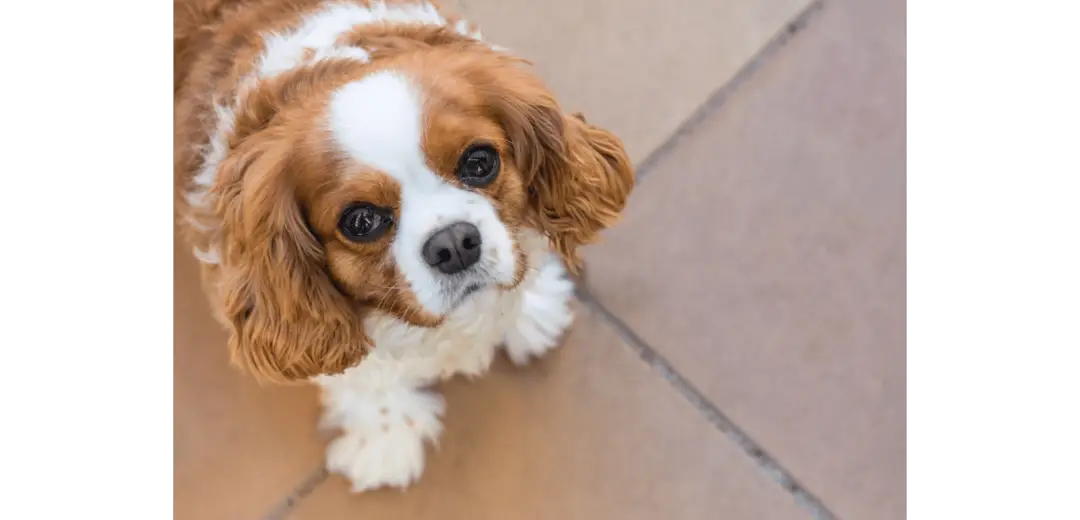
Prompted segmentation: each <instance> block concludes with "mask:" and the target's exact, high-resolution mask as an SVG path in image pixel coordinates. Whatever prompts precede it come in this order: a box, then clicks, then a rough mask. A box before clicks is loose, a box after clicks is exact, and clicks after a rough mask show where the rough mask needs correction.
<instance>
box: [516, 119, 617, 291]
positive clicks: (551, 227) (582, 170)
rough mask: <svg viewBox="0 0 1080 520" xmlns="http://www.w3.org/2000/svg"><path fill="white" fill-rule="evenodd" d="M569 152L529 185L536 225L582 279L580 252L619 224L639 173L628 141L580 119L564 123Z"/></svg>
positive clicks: (550, 161)
mask: <svg viewBox="0 0 1080 520" xmlns="http://www.w3.org/2000/svg"><path fill="white" fill-rule="evenodd" d="M563 143H564V146H565V148H564V150H562V151H561V153H555V154H551V155H547V156H545V157H544V159H543V161H542V162H541V164H540V168H539V170H538V172H537V173H536V175H534V176H533V177H532V180H531V181H530V183H529V203H530V205H531V206H532V208H533V211H532V216H533V219H534V225H536V226H537V227H539V228H540V229H541V230H543V231H544V232H545V233H546V234H547V235H548V236H549V237H550V238H551V240H552V243H553V245H554V246H555V249H556V251H558V253H559V254H560V255H562V257H563V258H564V259H565V260H566V264H567V266H568V267H569V269H570V271H571V272H572V273H574V274H578V272H579V269H580V267H581V258H580V256H579V255H578V251H577V249H578V247H580V246H583V245H586V244H590V243H593V242H595V241H596V240H597V239H598V238H599V237H598V236H599V233H600V231H601V230H603V229H606V228H608V227H611V226H612V225H614V224H615V222H617V221H618V220H619V215H620V213H621V212H622V210H623V208H624V207H625V206H626V200H627V199H628V198H629V196H630V192H631V191H632V190H633V188H634V169H633V166H632V165H631V164H630V158H629V157H627V155H626V150H625V149H624V148H623V145H622V142H621V141H620V140H619V139H618V138H617V137H615V135H614V134H612V133H611V132H609V131H607V130H604V129H603V128H600V127H597V126H594V125H591V124H589V123H587V122H585V119H584V117H582V116H580V115H578V114H575V115H574V116H572V117H565V118H563Z"/></svg>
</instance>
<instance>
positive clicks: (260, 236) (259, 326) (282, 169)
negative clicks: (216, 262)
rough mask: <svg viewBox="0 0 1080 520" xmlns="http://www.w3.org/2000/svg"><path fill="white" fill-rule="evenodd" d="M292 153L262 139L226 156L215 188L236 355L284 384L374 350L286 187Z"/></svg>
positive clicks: (226, 307)
mask: <svg viewBox="0 0 1080 520" xmlns="http://www.w3.org/2000/svg"><path fill="white" fill-rule="evenodd" d="M267 139H271V141H270V142H267V141H266V140H267ZM260 141H262V142H260ZM289 149H290V147H289V146H287V145H286V143H284V142H281V143H275V142H272V137H264V136H256V137H255V138H253V139H251V140H248V141H246V142H244V143H242V144H240V145H239V146H238V147H237V148H235V149H234V150H233V151H232V153H231V154H230V156H229V157H228V158H227V159H226V160H225V161H223V162H222V164H221V168H220V170H219V173H218V179H217V182H216V184H215V191H217V208H216V211H217V212H218V214H219V215H222V228H221V230H220V231H221V233H222V238H223V240H222V243H223V244H224V250H223V251H221V255H220V259H221V271H220V273H221V277H220V283H221V286H220V288H219V290H220V294H221V296H222V300H223V305H222V310H223V312H224V314H225V316H226V318H227V320H228V321H229V323H230V324H231V335H230V338H229V350H230V353H231V357H232V361H233V363H234V364H236V365H238V366H240V367H241V368H243V369H245V370H246V371H248V372H250V373H252V374H253V375H255V376H256V377H257V378H258V379H260V380H263V381H269V382H277V383H287V382H294V381H300V380H305V379H307V378H310V377H312V376H316V375H319V374H333V373H339V372H341V371H343V370H345V369H346V368H348V367H350V366H352V365H354V364H356V363H358V362H359V361H360V360H361V359H362V358H363V356H364V355H365V354H366V352H367V350H368V349H369V348H370V343H369V340H368V338H367V336H366V335H365V334H364V331H363V328H362V325H361V322H362V320H361V318H362V317H361V316H359V315H358V313H357V311H356V310H355V307H354V306H353V305H352V304H351V302H350V301H348V299H347V298H346V297H345V296H344V295H342V294H341V293H340V291H339V290H338V289H337V288H336V287H335V286H334V284H333V282H332V281H331V279H330V277H329V275H328V274H327V272H326V267H325V266H326V258H325V255H326V253H325V251H324V249H323V247H322V245H321V244H320V243H319V241H318V240H317V239H316V238H315V236H314V235H313V234H312V233H311V231H310V229H309V228H308V226H307V223H306V221H305V220H304V217H303V215H302V213H301V211H300V208H299V207H298V205H297V201H296V199H295V195H294V193H293V192H292V190H291V189H289V187H288V186H289V175H288V169H289V155H288V153H289V152H288V150H289Z"/></svg>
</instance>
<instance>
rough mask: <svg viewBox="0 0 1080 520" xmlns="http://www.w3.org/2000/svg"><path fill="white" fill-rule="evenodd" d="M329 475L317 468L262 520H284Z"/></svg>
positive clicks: (322, 469) (324, 470)
mask: <svg viewBox="0 0 1080 520" xmlns="http://www.w3.org/2000/svg"><path fill="white" fill-rule="evenodd" d="M329 475H330V474H329V473H328V472H327V471H326V469H324V468H319V469H317V470H315V471H313V472H311V473H310V474H308V476H306V477H304V480H302V481H300V483H299V484H297V486H296V487H295V488H293V490H292V492H290V493H289V494H288V495H287V496H286V497H285V498H284V499H282V500H281V502H278V504H277V505H276V506H274V508H273V509H271V510H270V512H269V513H267V514H266V516H264V517H263V519H264V520H284V519H285V518H286V517H288V516H289V513H291V512H292V511H293V509H295V508H296V504H297V503H299V502H300V500H303V499H304V497H306V496H308V495H310V494H311V492H312V491H315V488H316V487H318V486H319V484H322V483H323V482H325V481H326V478H327V477H328V476H329Z"/></svg>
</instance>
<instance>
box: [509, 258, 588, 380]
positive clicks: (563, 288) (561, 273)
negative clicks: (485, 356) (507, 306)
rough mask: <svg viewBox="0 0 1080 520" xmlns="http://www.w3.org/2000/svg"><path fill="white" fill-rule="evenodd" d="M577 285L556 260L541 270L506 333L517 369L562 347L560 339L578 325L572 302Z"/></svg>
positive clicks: (511, 359) (511, 357)
mask: <svg viewBox="0 0 1080 520" xmlns="http://www.w3.org/2000/svg"><path fill="white" fill-rule="evenodd" d="M573 296H574V283H573V282H571V281H570V279H569V278H567V275H566V269H565V268H564V267H563V266H562V263H560V262H559V261H558V260H555V259H554V258H552V259H550V260H549V261H547V262H545V263H544V264H543V265H542V266H541V267H540V272H539V273H537V277H536V279H535V280H534V281H533V283H532V285H531V286H529V288H528V289H526V290H525V293H524V294H523V295H522V301H521V311H520V314H519V315H518V318H517V321H516V322H515V323H514V326H513V328H511V329H510V331H508V332H507V333H506V337H505V338H504V343H505V345H506V354H507V356H508V357H509V358H510V361H511V362H513V363H514V364H515V365H519V366H520V365H524V364H527V363H528V362H529V360H530V359H531V358H533V357H539V356H542V355H544V354H545V353H546V352H547V351H549V350H551V349H553V348H555V347H556V346H557V345H558V342H559V338H560V337H561V336H562V334H563V332H565V331H566V329H567V327H569V326H570V324H571V323H572V322H573V321H574V314H573V312H572V311H571V309H570V299H571V298H573Z"/></svg>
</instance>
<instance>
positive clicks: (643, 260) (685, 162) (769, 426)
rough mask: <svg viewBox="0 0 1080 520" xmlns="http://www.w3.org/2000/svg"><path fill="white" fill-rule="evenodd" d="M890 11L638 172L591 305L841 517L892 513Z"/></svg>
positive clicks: (762, 79) (898, 321)
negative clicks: (600, 307) (615, 318)
mask: <svg viewBox="0 0 1080 520" xmlns="http://www.w3.org/2000/svg"><path fill="white" fill-rule="evenodd" d="M904 9H905V4H904V2H903V1H902V0H895V1H876V2H858V1H855V0H840V1H837V2H831V3H828V4H826V6H825V8H824V9H823V11H822V12H821V13H819V14H818V15H817V16H816V18H815V19H813V20H811V22H810V23H809V25H808V26H807V28H806V29H805V30H804V31H803V32H802V33H801V34H799V35H798V36H796V37H795V39H794V40H792V41H791V42H790V43H789V44H788V45H787V46H786V47H784V48H782V49H780V50H779V51H778V52H777V53H776V54H775V55H774V56H773V57H771V58H770V59H769V61H768V62H767V63H765V64H764V65H763V66H762V67H761V68H760V69H759V70H757V71H756V72H755V73H754V74H753V76H752V77H751V78H749V79H748V80H747V81H746V82H745V83H744V84H742V85H741V86H739V88H738V90H737V91H736V92H735V94H734V95H732V96H731V97H730V98H729V99H728V101H727V102H726V103H725V104H724V105H723V106H722V107H720V108H719V109H717V110H716V111H715V113H713V114H711V115H710V116H709V118H708V119H706V120H705V121H704V122H703V123H702V124H701V126H700V127H698V128H696V129H695V130H694V131H693V132H692V133H690V134H689V135H688V136H687V137H686V138H685V139H683V140H681V141H680V143H679V144H678V146H676V147H674V148H672V149H670V153H666V154H665V156H664V158H662V159H660V160H659V161H658V163H657V165H656V167H655V169H654V170H653V171H650V172H647V174H646V177H645V179H644V182H643V183H642V185H641V186H640V187H639V189H638V191H637V193H636V194H635V196H634V198H633V200H632V201H631V203H630V208H629V210H628V212H627V215H626V219H625V221H624V222H623V223H622V224H620V225H619V226H618V227H616V228H615V229H614V230H612V232H611V233H609V234H608V235H607V242H606V243H604V244H601V245H599V246H597V247H595V248H593V249H592V250H591V251H589V253H588V255H587V261H588V262H589V265H590V274H589V276H590V281H591V284H592V285H593V291H594V293H595V294H596V295H597V296H598V297H599V298H600V299H601V300H602V301H603V302H604V303H605V305H606V306H608V307H609V308H610V309H611V310H612V311H613V312H615V314H617V315H619V316H620V317H621V319H623V320H625V321H626V322H628V324H629V325H630V326H631V327H632V328H634V329H635V330H636V331H637V332H638V333H639V334H640V335H641V336H642V337H643V338H644V339H645V340H646V341H647V342H648V343H650V344H651V345H653V346H654V347H655V348H656V349H657V350H659V351H660V352H661V353H662V354H663V355H664V356H665V357H667V358H668V359H669V360H670V361H671V362H672V364H673V365H674V366H675V367H676V368H677V369H678V370H679V371H681V372H682V373H683V374H684V375H686V376H687V377H688V378H689V379H690V380H691V381H692V382H693V384H694V385H695V386H697V387H698V388H700V389H701V390H702V391H703V392H704V393H705V394H706V395H707V396H708V397H709V398H711V399H712V400H713V401H714V402H715V403H716V404H717V405H718V406H719V407H720V408H721V409H722V410H724V411H725V412H726V413H727V414H728V415H729V416H730V417H732V419H733V420H734V421H735V422H736V423H738V424H740V425H741V426H742V427H744V428H745V429H747V430H748V433H749V434H750V435H751V436H752V437H754V438H755V439H756V440H758V441H759V442H760V443H761V444H762V445H763V446H764V447H765V448H766V449H767V450H769V451H770V452H771V453H772V454H773V455H775V456H776V457H777V458H778V459H779V460H780V461H781V462H782V463H783V464H784V465H785V466H786V467H788V468H789V469H790V470H791V471H792V472H793V473H794V474H795V476H796V477H797V478H799V479H800V480H801V481H802V482H803V483H804V484H805V485H806V486H807V487H808V488H809V489H810V490H811V491H812V492H814V493H816V494H817V495H818V496H819V497H821V498H822V499H823V501H824V502H825V503H826V505H828V506H829V507H830V508H832V509H833V510H834V511H835V512H836V513H837V514H838V515H839V516H840V517H841V518H873V519H876V520H890V519H900V518H904V515H905V505H904V504H905V449H906V448H905V377H906V376H905V341H906V339H905V248H906V246H905V182H906V180H905V168H906V165H905V150H906V144H905V90H904V89H905V86H904V80H905V36H904V31H905V28H904Z"/></svg>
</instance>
